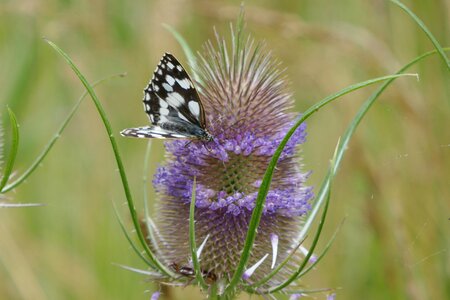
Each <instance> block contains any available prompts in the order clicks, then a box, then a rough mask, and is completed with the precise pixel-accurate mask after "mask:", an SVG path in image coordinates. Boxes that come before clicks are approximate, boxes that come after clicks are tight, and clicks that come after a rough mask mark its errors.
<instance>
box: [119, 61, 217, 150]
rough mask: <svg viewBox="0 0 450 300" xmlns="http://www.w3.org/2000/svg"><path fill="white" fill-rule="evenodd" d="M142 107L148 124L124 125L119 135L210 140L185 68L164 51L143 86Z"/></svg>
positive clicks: (202, 114) (201, 110)
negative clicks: (149, 78) (148, 80)
mask: <svg viewBox="0 0 450 300" xmlns="http://www.w3.org/2000/svg"><path fill="white" fill-rule="evenodd" d="M144 110H145V112H146V113H147V115H148V117H149V119H150V122H151V125H150V126H144V127H137V128H127V129H124V130H122V131H121V132H120V134H121V135H122V136H129V137H137V138H158V139H197V140H203V141H211V140H213V136H212V135H211V134H210V133H209V132H208V131H207V130H206V120H205V109H204V108H203V105H202V102H201V101H200V97H199V95H198V93H197V90H196V89H195V87H194V84H193V83H192V80H191V79H190V78H189V75H188V74H187V72H186V71H185V69H184V68H183V67H182V66H181V64H180V63H179V62H178V60H177V59H176V58H175V57H174V56H173V55H172V54H170V53H165V54H164V56H163V57H162V59H161V61H160V62H159V64H158V66H157V67H156V70H155V72H154V73H153V77H152V79H151V80H150V83H149V84H148V85H147V87H146V88H145V89H144Z"/></svg>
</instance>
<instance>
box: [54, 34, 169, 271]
mask: <svg viewBox="0 0 450 300" xmlns="http://www.w3.org/2000/svg"><path fill="white" fill-rule="evenodd" d="M46 42H47V43H48V44H49V45H50V46H51V47H52V48H53V49H54V50H56V52H58V53H59V54H60V55H61V56H62V57H63V58H64V60H65V61H66V62H67V63H68V65H69V66H70V67H71V68H72V70H73V71H74V73H75V74H76V75H77V77H78V79H80V81H81V82H82V84H83V85H84V87H85V88H86V90H87V91H88V93H89V95H90V96H91V99H92V101H93V102H94V104H95V107H96V108H97V111H98V113H99V115H100V118H101V119H102V122H103V125H104V126H105V129H106V132H107V133H108V137H109V140H110V142H111V146H112V149H113V152H114V157H115V159H116V163H117V168H118V169H119V174H120V179H121V180H122V186H123V189H124V193H125V197H126V200H127V204H128V209H129V211H130V215H131V219H132V221H133V225H134V228H135V229H136V233H137V236H138V239H139V242H140V243H141V245H142V247H143V248H144V250H145V252H146V254H147V255H148V257H149V258H150V261H151V262H152V263H153V264H154V265H155V266H156V267H157V268H158V269H159V270H160V271H161V272H162V273H163V274H165V275H167V276H171V277H173V276H172V275H173V272H172V271H170V269H169V268H168V267H166V266H165V265H164V264H162V263H161V262H160V261H159V260H158V259H157V257H156V256H155V255H154V253H153V252H152V251H151V250H150V248H149V246H148V245H147V243H146V241H145V238H144V235H143V233H142V230H141V227H140V225H139V219H138V216H137V212H136V208H135V206H134V202H133V198H132V196H131V191H130V187H129V185H128V178H127V176H126V173H125V168H124V166H123V163H122V158H121V157H120V153H119V148H118V146H117V142H116V139H115V137H114V133H113V130H112V127H111V124H110V122H109V120H108V118H107V116H106V112H105V110H104V109H103V106H102V105H101V103H100V101H99V100H98V97H97V95H96V94H95V92H94V90H93V88H92V86H91V85H90V84H89V83H88V82H87V80H86V78H85V77H84V76H83V74H81V72H80V71H79V70H78V68H77V67H76V66H75V64H74V63H73V62H72V60H71V59H70V57H69V56H68V55H67V54H66V53H65V52H64V51H63V50H61V48H59V47H58V46H57V45H56V44H54V43H53V42H52V41H50V40H46Z"/></svg>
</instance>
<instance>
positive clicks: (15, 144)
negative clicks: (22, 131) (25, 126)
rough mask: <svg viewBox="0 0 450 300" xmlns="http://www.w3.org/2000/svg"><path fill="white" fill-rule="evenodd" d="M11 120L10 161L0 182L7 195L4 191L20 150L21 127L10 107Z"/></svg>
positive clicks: (0, 187)
mask: <svg viewBox="0 0 450 300" xmlns="http://www.w3.org/2000/svg"><path fill="white" fill-rule="evenodd" d="M8 114H9V120H10V123H11V136H12V137H11V149H10V150H9V155H8V160H7V161H6V165H5V171H4V172H3V176H2V180H1V181H0V191H1V193H5V190H4V189H3V188H4V187H5V185H6V183H7V182H8V180H9V177H10V176H11V173H12V170H13V168H14V163H15V161H16V156H17V150H18V148H19V126H18V125H17V120H16V116H15V115H14V113H13V111H12V110H11V109H10V108H9V107H8Z"/></svg>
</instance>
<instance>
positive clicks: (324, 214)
mask: <svg viewBox="0 0 450 300" xmlns="http://www.w3.org/2000/svg"><path fill="white" fill-rule="evenodd" d="M338 146H339V142H338V145H337V146H336V151H335V153H334V156H333V159H332V160H331V163H330V170H333V169H334V164H335V162H336V152H337V147H338ZM334 175H335V173H331V176H330V177H329V179H328V186H329V188H328V189H327V195H326V200H325V203H324V208H323V212H322V217H321V218H320V222H319V226H318V228H317V231H316V235H315V236H314V239H313V242H312V244H311V247H310V248H309V251H308V254H306V256H305V258H304V259H303V262H302V263H301V264H300V266H299V268H298V269H297V271H296V272H294V273H293V274H292V275H291V276H290V277H289V278H288V279H287V280H286V281H285V282H283V283H281V284H280V285H278V286H276V287H274V288H270V289H269V290H268V291H267V293H268V294H272V293H275V292H278V291H281V290H282V289H283V288H285V287H287V286H288V285H290V284H291V283H292V282H293V281H295V280H297V279H298V275H299V274H300V273H301V272H302V271H303V269H304V268H305V267H306V265H307V264H308V262H309V259H310V258H311V256H312V255H313V253H314V249H315V248H316V246H317V243H318V242H319V238H320V235H321V233H322V229H323V225H324V224H325V220H326V217H327V213H328V207H329V204H330V199H331V183H332V180H333V178H334Z"/></svg>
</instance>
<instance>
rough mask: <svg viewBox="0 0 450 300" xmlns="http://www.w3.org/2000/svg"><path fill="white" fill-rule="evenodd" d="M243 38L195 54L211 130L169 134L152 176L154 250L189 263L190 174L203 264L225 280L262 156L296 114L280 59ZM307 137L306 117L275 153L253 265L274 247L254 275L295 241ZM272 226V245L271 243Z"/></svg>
mask: <svg viewBox="0 0 450 300" xmlns="http://www.w3.org/2000/svg"><path fill="white" fill-rule="evenodd" d="M248 41H249V42H247V43H246V44H245V43H244V44H243V43H242V41H240V43H233V45H234V46H233V47H234V49H233V48H232V49H228V50H227V51H222V50H221V49H220V47H226V45H225V42H224V41H223V40H222V39H220V38H217V43H218V45H220V46H218V47H219V49H217V48H215V47H214V46H213V45H212V43H208V44H207V45H206V47H205V51H204V54H203V55H201V56H200V57H199V59H198V70H197V72H198V75H199V78H200V79H201V80H200V82H201V83H200V82H199V83H198V86H197V88H198V90H199V93H200V98H201V101H202V103H203V105H204V108H205V115H206V118H207V129H208V132H210V133H211V134H212V135H213V136H214V139H213V141H210V142H205V141H184V140H175V141H169V142H166V143H165V147H166V151H167V155H166V161H165V162H164V163H163V165H161V166H160V167H159V168H158V169H157V171H156V174H155V177H154V179H153V184H154V187H155V189H156V191H157V193H158V195H159V201H158V208H157V215H156V220H155V221H156V225H157V227H158V235H159V236H158V238H159V240H160V241H161V242H162V244H163V246H162V247H160V249H159V253H158V254H159V255H160V257H161V259H162V261H163V262H165V263H166V264H167V265H171V264H172V265H174V264H175V265H176V266H178V265H183V266H188V265H189V258H190V250H189V241H188V237H189V233H188V227H189V221H188V219H189V204H190V201H191V197H192V195H191V193H192V188H193V182H194V178H195V179H196V211H195V220H196V225H195V230H196V238H197V245H199V244H200V243H202V241H204V240H205V238H206V236H209V238H208V241H207V242H206V243H205V245H204V248H203V250H202V254H201V257H200V264H201V269H202V270H203V271H204V272H205V273H207V274H214V276H215V278H216V279H217V280H225V281H226V280H228V279H229V278H230V277H231V276H232V274H233V272H234V270H235V267H236V265H237V263H238V261H239V258H240V254H241V251H242V248H243V245H244V240H245V237H246V234H247V228H248V223H249V220H250V216H251V213H252V210H253V208H254V207H255V201H256V197H257V194H258V189H259V187H260V185H261V180H262V178H263V175H264V173H265V171H266V168H267V165H268V163H269V161H270V160H271V157H272V156H273V154H274V152H275V150H276V149H277V147H278V145H279V144H280V142H281V140H282V139H283V137H284V136H285V135H286V133H287V131H288V130H289V129H290V128H291V127H292V125H293V124H294V121H295V120H294V115H293V114H292V113H289V109H290V108H291V107H292V105H293V99H292V96H291V94H289V93H288V92H286V83H285V81H284V80H283V73H282V72H281V71H279V69H278V66H279V65H278V63H277V62H276V60H274V58H273V57H272V55H271V54H270V53H269V52H266V51H264V49H263V47H261V45H259V46H256V47H255V46H254V43H253V41H251V40H248ZM238 44H239V45H238ZM228 53H231V54H230V55H229V54H228ZM305 138H306V124H302V125H301V126H300V127H299V128H298V129H297V130H296V132H295V134H294V135H293V137H292V138H291V140H290V141H289V143H288V144H287V146H286V147H285V148H284V150H283V152H282V155H281V157H280V159H279V161H278V165H277V168H276V171H275V172H274V174H273V175H274V176H273V180H272V182H271V187H270V190H269V192H268V195H267V198H266V202H265V206H264V211H263V216H262V219H261V223H260V226H259V229H258V235H257V238H256V241H255V246H254V248H253V250H252V257H251V259H250V261H249V266H250V265H255V263H257V262H258V261H259V260H260V259H261V258H262V257H267V254H268V253H270V254H272V253H277V255H278V256H279V257H278V258H276V259H275V258H271V259H267V260H264V261H262V262H261V264H260V265H259V264H258V265H257V268H255V270H252V273H251V274H252V275H251V278H250V279H251V280H254V281H257V280H258V279H260V278H262V277H263V276H264V275H265V274H268V273H269V272H270V270H271V269H272V262H275V261H277V262H281V261H283V259H284V258H286V256H287V255H288V254H289V252H290V251H291V250H292V249H294V248H295V247H296V246H297V244H298V242H299V241H298V240H297V233H298V232H299V230H300V228H301V222H300V217H302V216H303V215H305V213H307V212H308V211H309V209H310V200H311V199H312V197H313V192H312V188H311V187H308V186H306V184H305V181H306V179H307V178H308V175H309V172H302V171H301V169H302V164H301V159H300V157H299V155H298V150H299V149H298V148H299V145H300V144H302V143H303V142H305ZM274 235H276V236H277V237H278V240H277V243H276V245H277V246H276V247H278V249H277V251H274V250H273V249H272V247H273V242H272V240H273V236H274ZM271 237H272V238H271ZM186 270H188V269H185V273H186ZM287 274H288V272H287V271H286V272H280V273H279V274H278V275H277V276H278V277H277V276H275V277H274V279H273V281H271V282H280V281H281V280H283V279H285V278H286V276H287ZM280 276H281V277H280ZM283 276H284V277H283ZM249 277H250V276H249Z"/></svg>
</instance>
